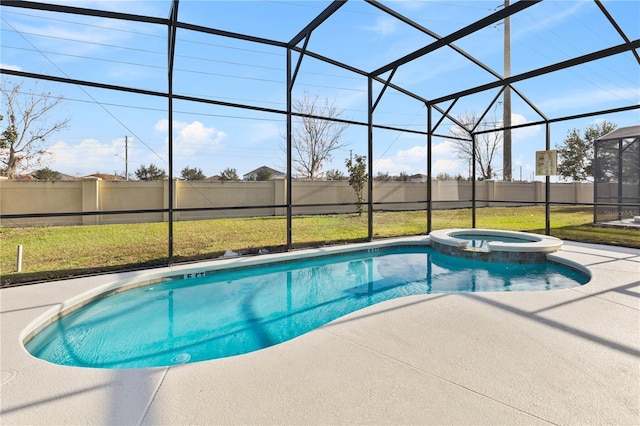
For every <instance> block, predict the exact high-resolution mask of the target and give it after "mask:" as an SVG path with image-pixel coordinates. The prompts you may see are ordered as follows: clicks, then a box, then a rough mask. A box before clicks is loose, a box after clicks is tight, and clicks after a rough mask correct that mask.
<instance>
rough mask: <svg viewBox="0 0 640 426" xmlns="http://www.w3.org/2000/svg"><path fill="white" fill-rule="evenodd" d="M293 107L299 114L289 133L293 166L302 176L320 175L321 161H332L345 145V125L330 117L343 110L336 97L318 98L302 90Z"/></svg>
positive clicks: (336, 115)
mask: <svg viewBox="0 0 640 426" xmlns="http://www.w3.org/2000/svg"><path fill="white" fill-rule="evenodd" d="M293 108H294V111H295V112H297V113H298V114H301V115H302V116H301V117H299V119H300V122H299V124H298V125H296V126H295V127H294V129H293V133H292V135H291V149H292V156H293V163H294V168H295V170H296V172H297V173H298V174H300V175H301V176H302V177H305V178H308V179H311V180H314V179H317V178H319V177H320V175H321V170H322V166H323V163H325V162H327V161H331V158H332V154H333V152H334V151H335V150H337V149H340V148H342V147H344V146H345V145H346V144H344V143H342V142H341V138H342V134H343V133H344V132H345V130H346V129H347V125H346V124H344V123H340V122H338V121H333V120H332V119H336V118H338V117H340V115H341V114H342V111H339V110H338V108H336V106H335V101H329V100H328V99H325V100H324V102H321V101H320V100H319V99H318V96H315V97H312V96H309V94H308V93H304V94H303V96H302V98H300V99H298V100H297V101H296V102H294V104H293ZM319 117H324V118H319Z"/></svg>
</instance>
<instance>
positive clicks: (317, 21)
mask: <svg viewBox="0 0 640 426" xmlns="http://www.w3.org/2000/svg"><path fill="white" fill-rule="evenodd" d="M345 3H346V0H336V1H334V2H333V3H331V4H330V5H329V6H327V8H326V9H325V10H323V11H322V12H321V13H320V14H319V15H318V16H316V17H315V18H314V20H313V21H311V22H310V23H309V24H308V25H307V26H306V27H304V29H303V30H302V31H300V32H299V33H298V35H296V36H295V37H293V38H292V39H291V41H290V42H289V44H288V46H287V47H293V46H296V45H297V44H298V43H300V42H301V41H302V40H303V39H304V38H305V37H307V36H308V35H309V34H311V31H313V30H315V29H316V28H318V27H319V26H320V25H321V24H322V23H323V22H324V21H326V20H327V19H328V18H329V17H330V16H331V15H333V14H334V13H335V11H336V10H338V9H340V8H341V7H342V6H344V4H345Z"/></svg>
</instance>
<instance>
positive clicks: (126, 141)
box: [124, 136, 129, 180]
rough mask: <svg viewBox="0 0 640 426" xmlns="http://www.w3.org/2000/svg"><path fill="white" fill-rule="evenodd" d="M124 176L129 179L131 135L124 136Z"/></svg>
mask: <svg viewBox="0 0 640 426" xmlns="http://www.w3.org/2000/svg"><path fill="white" fill-rule="evenodd" d="M124 178H125V180H129V136H125V137H124Z"/></svg>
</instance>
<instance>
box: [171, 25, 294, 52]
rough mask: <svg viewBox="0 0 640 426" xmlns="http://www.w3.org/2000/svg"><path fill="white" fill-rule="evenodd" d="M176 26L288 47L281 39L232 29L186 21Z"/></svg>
mask: <svg viewBox="0 0 640 426" xmlns="http://www.w3.org/2000/svg"><path fill="white" fill-rule="evenodd" d="M176 27H178V28H182V29H185V30H191V31H196V32H201V33H207V34H212V35H217V36H220V37H229V38H235V39H238V40H244V41H250V42H252V43H260V44H268V45H270V46H277V47H287V43H283V42H281V41H276V40H270V39H268V38H262V37H254V36H250V35H246V34H240V33H234V32H231V31H224V30H216V29H214V28H209V27H203V26H201V25H194V24H188V23H186V22H176Z"/></svg>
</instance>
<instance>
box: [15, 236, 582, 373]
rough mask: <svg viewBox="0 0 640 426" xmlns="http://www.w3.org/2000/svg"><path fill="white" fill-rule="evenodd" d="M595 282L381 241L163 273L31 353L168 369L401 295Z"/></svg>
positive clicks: (38, 343) (86, 310)
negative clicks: (285, 258) (333, 251)
mask: <svg viewBox="0 0 640 426" xmlns="http://www.w3.org/2000/svg"><path fill="white" fill-rule="evenodd" d="M587 281H588V277H587V276H586V275H585V274H583V273H580V272H577V271H576V270H573V269H571V268H568V267H566V266H563V265H559V264H556V263H553V262H546V263H537V264H527V265H521V264H513V263H490V262H481V261H473V260H471V261H470V260H467V259H461V258H457V257H452V256H447V255H444V254H442V253H438V252H436V251H434V250H433V249H432V248H430V247H428V246H424V245H423V246H420V245H416V246H401V247H391V248H380V249H377V248H376V249H369V250H368V251H357V252H350V253H343V254H339V255H332V256H323V257H316V258H311V259H301V260H295V261H289V262H278V263H273V264H267V265H253V266H249V267H243V268H238V269H227V270H217V271H201V272H198V273H193V274H187V277H182V276H181V277H180V278H179V279H176V278H173V279H164V280H159V281H157V282H153V283H148V284H146V285H143V286H139V287H133V288H130V289H127V290H125V291H121V292H118V293H115V294H111V295H109V296H108V297H99V298H97V299H96V300H93V301H92V302H90V303H88V304H85V305H84V306H82V307H79V308H77V309H69V312H68V313H66V314H65V315H64V316H62V317H61V318H59V319H57V320H55V321H49V322H50V324H49V325H48V326H46V327H44V326H43V328H41V329H38V328H39V327H37V325H34V328H33V329H32V330H27V336H28V337H27V338H25V339H24V340H25V347H26V348H27V350H28V351H29V352H30V353H31V354H32V355H34V356H36V357H38V358H42V359H44V360H47V361H49V362H52V363H56V364H61V365H70V366H80V367H96V368H140V367H159V366H167V365H176V364H182V363H187V362H197V361H204V360H210V359H215V358H222V357H228V356H234V355H239V354H243V353H247V352H252V351H256V350H259V349H262V348H266V347H269V346H272V345H275V344H278V343H281V342H284V341H287V340H290V339H293V338H295V337H297V336H299V335H301V334H303V333H306V332H308V331H310V330H313V329H315V328H318V327H320V326H322V325H324V324H326V323H328V322H330V321H332V320H334V319H336V318H339V317H341V316H344V315H346V314H348V313H350V312H354V311H357V310H359V309H363V308H365V307H367V306H371V305H373V304H376V303H380V302H383V301H385V300H389V299H393V298H397V297H403V296H409V295H417V294H429V293H459V292H480V291H523V290H524V291H531V290H539V291H543V290H552V289H560V288H569V287H574V286H578V285H582V284H585V283H586V282H587ZM48 315H49V317H53V315H52V313H49V314H48Z"/></svg>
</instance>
